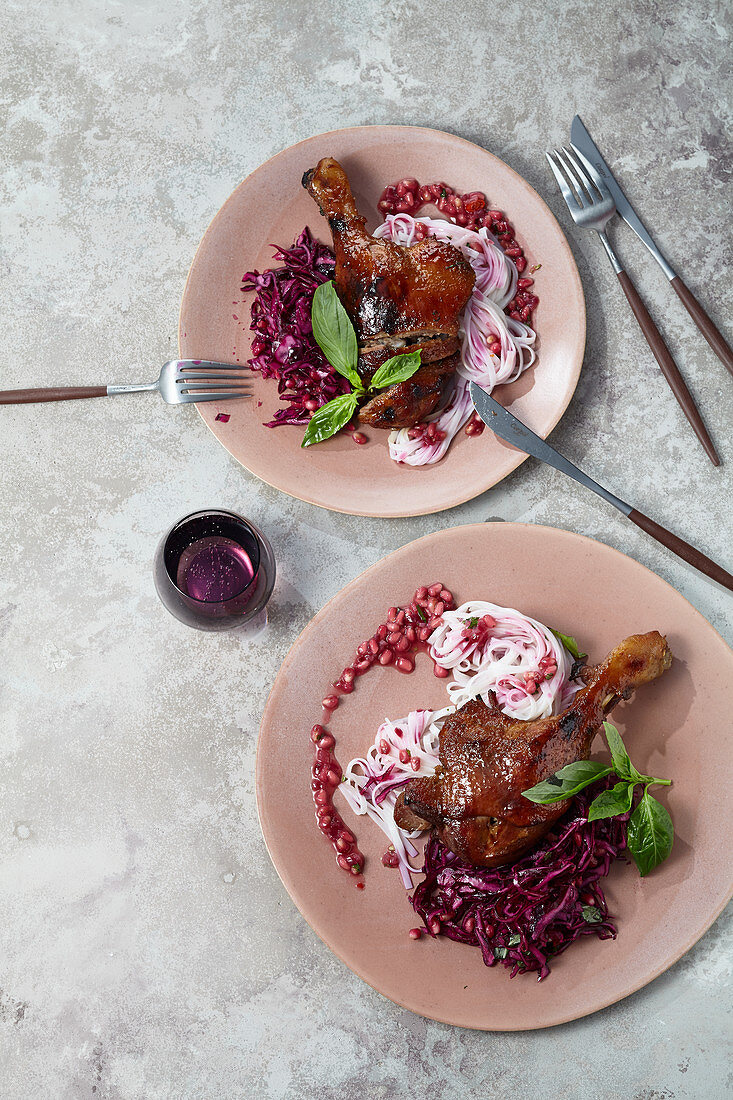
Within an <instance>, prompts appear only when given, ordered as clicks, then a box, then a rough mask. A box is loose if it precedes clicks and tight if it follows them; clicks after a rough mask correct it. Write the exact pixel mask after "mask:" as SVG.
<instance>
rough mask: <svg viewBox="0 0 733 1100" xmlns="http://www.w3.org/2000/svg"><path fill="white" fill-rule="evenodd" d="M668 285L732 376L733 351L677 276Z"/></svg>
mask: <svg viewBox="0 0 733 1100" xmlns="http://www.w3.org/2000/svg"><path fill="white" fill-rule="evenodd" d="M670 285H671V286H672V287H674V289H675V291H676V292H677V297H678V298H679V299H680V301H681V302H682V304H683V306H684V307H685V309H686V310H687V312H688V313H689V315H690V317H692V319H693V321H694V322H695V324H696V325H697V327H698V328H699V329H700V332H701V333H702V334H703V336H704V337H705V339H706V340H707V342H708V343H709V344H710V347H711V348H712V349H713V351H714V352H715V354H716V355H717V357H718V359H720V361H721V363H722V364H723V365H724V366H725V367H727V368H728V370H729V371H730V373H731V374H733V351H731V349H730V347H729V345H728V344H726V342H725V340H724V339H723V337H722V335H721V334H720V333H719V332H718V330H717V328H716V327H715V325H714V324H713V322H712V321H711V320H710V318H709V317H708V315H707V313H706V312H705V310H704V309H703V308H702V306H701V305H700V303H699V302H698V300H697V298H696V297H695V295H694V294H693V293H692V291H690V290H688V289H687V287H686V286H685V284H684V283H683V282H682V280H681V279H680V277H679V275H675V277H674V279H671V280H670Z"/></svg>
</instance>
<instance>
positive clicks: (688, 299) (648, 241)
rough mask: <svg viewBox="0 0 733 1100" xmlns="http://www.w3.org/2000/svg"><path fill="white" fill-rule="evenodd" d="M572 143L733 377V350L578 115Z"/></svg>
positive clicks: (574, 123)
mask: <svg viewBox="0 0 733 1100" xmlns="http://www.w3.org/2000/svg"><path fill="white" fill-rule="evenodd" d="M570 141H571V143H572V145H573V148H574V149H575V150H576V152H578V153H580V154H581V155H582V156H583V157H584V159H585V160H586V162H588V166H589V167H590V168H593V169H595V171H596V172H597V173H598V175H599V176H601V177H602V178H603V182H604V183H605V185H606V187H607V188H608V190H609V191H610V192H611V195H612V196H613V201H614V202H615V204H616V210H617V211H618V213H619V214H620V215H621V217H622V218H623V219H624V221H625V222H626V224H627V225H628V226H629V228H630V229H633V230H634V233H636V235H637V237H638V238H639V240H640V241H641V242H642V244H644V245H645V246H646V247H647V248H648V249H649V251H650V252H651V254H652V256H653V257H654V259H655V260H656V261H657V263H658V264H659V266H660V267H661V269H662V271H663V272H664V274H665V275H666V276H667V278H668V279H669V282H670V285H671V286H672V288H673V290H674V291H675V293H676V294H677V297H678V298H679V299H680V301H681V302H682V304H683V306H684V307H685V309H686V310H687V312H688V313H689V315H690V317H692V319H693V321H694V322H695V324H696V325H697V327H698V329H699V330H700V332H701V333H702V334H703V336H704V337H705V339H706V340H707V342H708V343H709V344H710V347H711V348H712V349H713V351H714V352H715V354H716V355H717V357H718V359H720V361H721V363H723V365H724V366H725V367H727V368H728V370H729V371H730V373H731V374H733V351H731V349H730V347H729V345H728V344H727V343H726V341H725V340H724V338H723V336H722V335H721V333H720V332H719V331H718V329H717V328H716V327H715V325H714V324H713V322H712V321H711V320H710V318H709V317H708V315H707V313H706V312H705V310H704V309H703V308H702V306H701V305H700V303H699V302H698V300H697V298H695V297H694V295H693V294H692V291H690V290H688V288H687V287H686V286H685V284H684V283H683V282H682V279H680V277H679V275H678V274H677V272H676V271H675V270H674V269H673V268H672V267H670V265H669V264H668V263H667V261H666V259H665V258H664V256H663V255H662V253H661V251H660V250H659V248H657V246H656V244H655V243H654V241H653V240H652V237H651V234H650V233H649V231H648V230H647V228H646V226H645V225H644V224H643V223H642V221H641V218H640V217H639V215H638V214H637V213H636V211H635V210H634V208H633V206H632V205H631V203H630V202H629V200H628V199H627V198H626V195H625V194H624V193H623V191H622V190H621V188H620V187H619V185H618V183H617V182H616V179H615V177H614V175H613V172H612V171H611V169H610V168H609V167H608V165H607V164H606V162H605V160H604V159H603V157H602V156H601V154H600V151H599V149H598V146H597V145H596V143H595V142H594V141H593V138H592V137H591V136H590V134H589V133H588V131H587V130H586V128H585V126H584V125H583V122H582V120H581V118H580V117H579V115H576V116H575V118H574V119H573V121H572V124H571V126H570Z"/></svg>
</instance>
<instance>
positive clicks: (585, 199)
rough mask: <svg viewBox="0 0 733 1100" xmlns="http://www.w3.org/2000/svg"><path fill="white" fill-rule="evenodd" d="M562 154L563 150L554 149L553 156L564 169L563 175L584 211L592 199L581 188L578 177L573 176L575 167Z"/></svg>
mask: <svg viewBox="0 0 733 1100" xmlns="http://www.w3.org/2000/svg"><path fill="white" fill-rule="evenodd" d="M564 153H565V150H564V149H556V150H555V156H556V157H557V159H558V161H559V162H560V164H561V165H562V167H563V168H564V169H565V175H566V176H567V179H568V182H569V183H570V186H571V187H572V188H573V189H574V190H575V192H576V194H577V197H578V201H579V202H580V205H581V206H582V207H583V209H585V208H586V207H587V206H589V205H590V204H591V203H592V202H593V199H592V197H591V196H590V195H589V194H588V193H587V191H586V190H585V189H584V188H583V186H582V184H581V183H580V181H579V180H578V177H577V175H576V174H575V171H574V170H573V169H574V167H575V166H574V165H573V162H572V161H570V159H569V158H567V159H566V158H565V156H564Z"/></svg>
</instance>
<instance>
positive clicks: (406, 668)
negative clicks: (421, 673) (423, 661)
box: [395, 657, 415, 672]
mask: <svg viewBox="0 0 733 1100" xmlns="http://www.w3.org/2000/svg"><path fill="white" fill-rule="evenodd" d="M395 668H398V669H399V670H400V672H413V671H414V669H415V665H414V663H413V662H412V661H411V660H410V658H409V657H398V658H397V660H396V661H395Z"/></svg>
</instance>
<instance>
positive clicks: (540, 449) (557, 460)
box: [471, 382, 733, 592]
mask: <svg viewBox="0 0 733 1100" xmlns="http://www.w3.org/2000/svg"><path fill="white" fill-rule="evenodd" d="M471 399H472V400H473V407H474V408H475V410H476V412H477V413H478V414H479V416H480V417H481V419H482V420H483V422H484V424H486V425H487V427H489V428H491V430H492V432H494V433H495V434H496V435H498V436H499V438H500V439H504V440H506V442H507V443H512V444H513V445H514V446H515V447H519V449H520V451H524V452H525V453H526V454H528V455H532V456H533V457H534V458H539V460H540V462H546V463H547V464H548V466H554V467H555V469H556V470H559V471H560V472H561V473H563V474H567V475H568V477H571V478H572V479H573V480H574V481H577V482H579V484H581V485H584V486H585V487H586V489H590V490H591V492H593V493H597V494H598V496H599V497H603V499H604V500H605V501H607V502H608V503H609V504H612V505H613V507H614V508H618V510H619V512H622V513H623V514H624V515H625V516H626V518H627V519H630V520H631V522H632V523H635V524H636V526H637V527H640V528H641V530H642V531H645V532H646V533H647V535H651V537H652V538H653V539H656V540H657V542H659V543H661V544H662V546H666V547H667V549H668V550H671V551H672V553H673V554H676V555H677V557H678V558H682V560H683V561H686V562H688V563H689V564H690V565H692V566H694V568H695V569H699V570H700V572H701V573H704V574H705V575H706V576H707V577H711V578H712V579H713V580H714V581H717V582H718V584H722V585H723V587H724V588H727V589H728V591H729V592H733V574H731V573H729V572H728V571H727V570H726V569H723V567H722V565H718V563H717V562H714V561H712V559H711V558H708V557H706V556H705V554H703V553H702V552H701V551H700V550H698V549H696V547H694V546H690V544H689V542H685V541H684V539H681V538H680V537H679V536H678V535H674V534H672V532H671V531H668V530H667V528H666V527H662V525H661V523H657V522H656V520H653V519H650V518H649V516H645V515H644V513H643V512H640V511H638V509H636V508H632V506H631V505H630V504H627V503H626V501H624V500H621V499H620V498H619V497H616V496H614V495H613V493H609V491H608V489H604V487H603V486H602V485H599V484H598V482H597V481H594V480H593V478H591V477H588V475H587V474H584V473H583V471H582V470H579V469H578V467H577V466H574V465H573V463H572V462H570V461H569V460H568V459H567V458H565V456H564V455H561V454H560V452H559V451H556V450H555V449H554V447H551V446H550V444H549V443H545V441H544V439H540V437H539V436H538V435H535V433H534V432H533V431H530V429H529V428H528V427H527V425H526V424H523V423H522V421H521V420H517V418H516V416H512V414H511V413H510V412H508V410H507V409H505V408H504V406H503V405H500V404H499V402H498V401H495V400H494V398H493V397H490V396H489V394H488V393H487V392H486V390H482V389H481V387H480V386H477V385H476V383H475V382H472V383H471Z"/></svg>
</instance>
